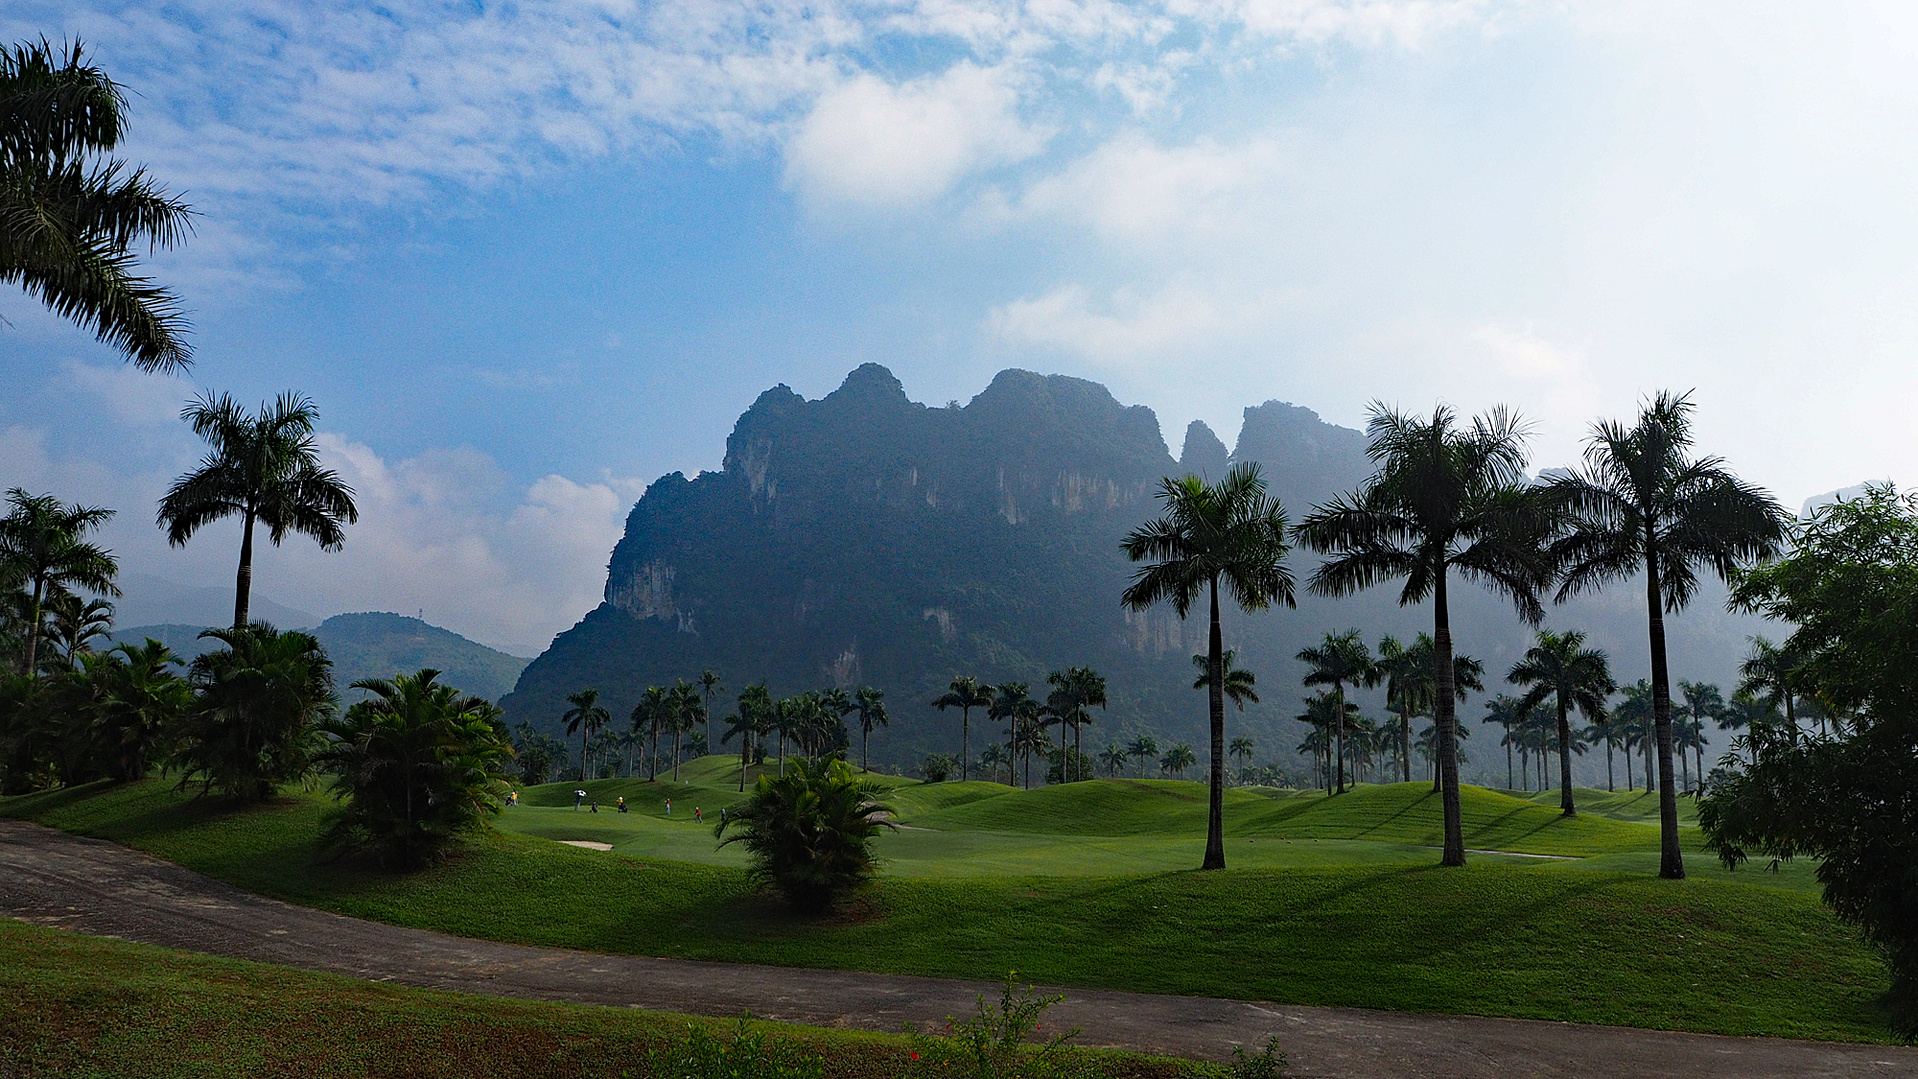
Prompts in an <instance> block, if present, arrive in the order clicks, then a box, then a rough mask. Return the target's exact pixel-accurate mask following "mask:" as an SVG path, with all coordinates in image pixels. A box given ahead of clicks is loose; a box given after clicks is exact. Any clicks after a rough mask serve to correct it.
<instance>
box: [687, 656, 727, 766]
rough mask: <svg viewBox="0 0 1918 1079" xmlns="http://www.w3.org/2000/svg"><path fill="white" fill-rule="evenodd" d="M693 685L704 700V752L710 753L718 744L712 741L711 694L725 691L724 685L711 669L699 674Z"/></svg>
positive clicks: (716, 672)
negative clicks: (697, 688)
mask: <svg viewBox="0 0 1918 1079" xmlns="http://www.w3.org/2000/svg"><path fill="white" fill-rule="evenodd" d="M693 684H694V685H696V686H698V687H699V692H700V693H701V695H703V696H704V697H705V698H706V747H707V748H706V752H708V753H711V752H712V747H713V746H716V745H718V744H719V743H718V742H715V741H713V694H715V693H718V692H719V691H720V690H722V689H725V688H726V684H725V683H724V682H723V681H721V680H720V677H719V672H718V671H715V670H713V669H712V668H711V667H708V668H706V669H705V670H703V671H701V672H699V677H698V678H695V679H693Z"/></svg>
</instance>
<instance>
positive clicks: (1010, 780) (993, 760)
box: [979, 742, 1019, 787]
mask: <svg viewBox="0 0 1918 1079" xmlns="http://www.w3.org/2000/svg"><path fill="white" fill-rule="evenodd" d="M1017 763H1018V762H1017V761H1016V760H1015V759H1014V758H1013V756H1012V754H1011V753H1009V752H1007V750H1006V747H1005V746H1002V745H1000V744H999V743H997V742H988V743H986V748H984V749H982V750H980V751H979V767H981V768H983V769H985V772H986V778H987V780H988V781H990V782H993V783H997V782H999V766H1000V765H1002V764H1003V765H1005V766H1006V786H1008V787H1011V786H1016V785H1018V781H1019V777H1018V774H1017V773H1016V772H1015V771H1014V768H1015V766H1016V764H1017Z"/></svg>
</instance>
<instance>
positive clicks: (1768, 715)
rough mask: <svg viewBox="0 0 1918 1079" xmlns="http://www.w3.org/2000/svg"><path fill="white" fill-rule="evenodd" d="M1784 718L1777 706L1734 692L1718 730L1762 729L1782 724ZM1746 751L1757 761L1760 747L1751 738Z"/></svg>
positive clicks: (1748, 740)
mask: <svg viewBox="0 0 1918 1079" xmlns="http://www.w3.org/2000/svg"><path fill="white" fill-rule="evenodd" d="M1784 718H1785V717H1784V716H1783V715H1781V714H1779V711H1778V709H1777V707H1776V706H1774V705H1772V704H1770V703H1768V702H1766V701H1762V700H1759V699H1758V698H1757V697H1754V696H1752V695H1751V694H1749V693H1746V692H1743V691H1742V690H1741V691H1737V692H1734V693H1733V694H1732V699H1731V700H1730V701H1728V702H1726V704H1725V708H1724V710H1723V711H1721V712H1719V714H1718V729H1719V730H1721V731H1740V730H1751V729H1752V728H1761V729H1762V728H1764V727H1768V726H1773V725H1776V724H1778V723H1781V722H1783V721H1784ZM1746 749H1747V750H1748V751H1749V752H1750V753H1751V754H1752V757H1753V759H1754V760H1756V758H1757V754H1758V747H1757V746H1756V745H1754V744H1752V742H1751V740H1750V739H1749V738H1747V739H1746Z"/></svg>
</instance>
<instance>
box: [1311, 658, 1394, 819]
mask: <svg viewBox="0 0 1918 1079" xmlns="http://www.w3.org/2000/svg"><path fill="white" fill-rule="evenodd" d="M1298 660H1299V662H1301V663H1303V664H1305V666H1306V671H1305V684H1306V685H1308V686H1331V687H1332V695H1333V696H1334V697H1336V698H1337V699H1338V704H1337V705H1336V706H1335V707H1334V708H1333V715H1334V716H1335V717H1336V719H1335V723H1336V726H1335V728H1334V733H1335V743H1334V744H1335V745H1336V747H1337V751H1338V767H1337V772H1338V783H1337V786H1338V793H1339V794H1344V793H1345V686H1346V684H1347V683H1348V682H1349V683H1351V684H1352V685H1354V686H1375V685H1378V682H1379V669H1378V666H1377V665H1376V664H1374V663H1373V662H1372V650H1371V649H1369V648H1367V647H1365V642H1364V641H1363V640H1361V639H1360V637H1359V631H1358V630H1356V629H1348V630H1346V631H1345V632H1344V633H1328V634H1326V635H1325V640H1324V641H1323V642H1321V643H1319V644H1316V645H1313V646H1312V647H1310V648H1306V649H1302V650H1301V651H1300V652H1299V655H1298Z"/></svg>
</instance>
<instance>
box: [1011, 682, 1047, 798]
mask: <svg viewBox="0 0 1918 1079" xmlns="http://www.w3.org/2000/svg"><path fill="white" fill-rule="evenodd" d="M1030 704H1031V707H1029V708H1028V709H1026V710H1025V711H1023V712H1022V713H1019V714H1017V715H1016V717H1015V718H1014V719H1013V722H1012V739H1011V741H1010V742H1009V743H1008V748H1009V749H1010V750H1011V752H1012V753H1014V754H1015V755H1017V756H1018V757H1019V758H1020V759H1021V761H1023V762H1024V764H1025V771H1026V784H1025V785H1026V789H1027V790H1031V789H1032V755H1033V754H1035V753H1037V754H1040V755H1042V756H1043V755H1044V754H1045V752H1046V750H1047V749H1049V748H1050V747H1051V743H1049V742H1048V741H1047V740H1046V726H1045V721H1044V719H1045V711H1044V707H1043V706H1042V705H1040V704H1039V702H1038V701H1036V700H1034V701H1031V702H1030Z"/></svg>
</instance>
